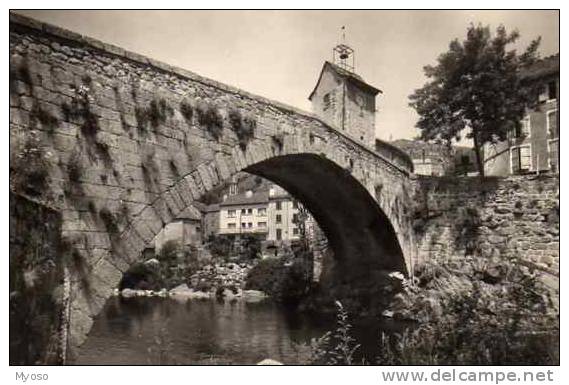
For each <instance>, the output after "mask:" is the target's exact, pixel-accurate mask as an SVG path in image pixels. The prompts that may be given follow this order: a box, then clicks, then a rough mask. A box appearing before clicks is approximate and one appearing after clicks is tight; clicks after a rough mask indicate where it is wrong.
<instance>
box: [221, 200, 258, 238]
mask: <svg viewBox="0 0 569 385" xmlns="http://www.w3.org/2000/svg"><path fill="white" fill-rule="evenodd" d="M268 202H269V199H268V194H267V193H266V192H264V191H262V192H256V193H253V192H252V191H247V192H245V193H241V194H236V193H235V194H230V195H229V196H227V197H225V199H224V200H223V202H221V203H220V204H219V231H218V233H219V234H222V235H223V234H225V235H238V234H262V235H264V236H266V234H267V232H268V220H269V219H268V218H269V217H268V213H267V205H268Z"/></svg>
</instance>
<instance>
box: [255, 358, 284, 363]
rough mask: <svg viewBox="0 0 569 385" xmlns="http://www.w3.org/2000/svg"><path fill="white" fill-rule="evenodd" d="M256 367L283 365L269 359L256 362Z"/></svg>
mask: <svg viewBox="0 0 569 385" xmlns="http://www.w3.org/2000/svg"><path fill="white" fill-rule="evenodd" d="M257 365H284V364H283V363H282V362H279V361H276V360H272V359H270V358H265V359H264V360H262V361H259V362H257Z"/></svg>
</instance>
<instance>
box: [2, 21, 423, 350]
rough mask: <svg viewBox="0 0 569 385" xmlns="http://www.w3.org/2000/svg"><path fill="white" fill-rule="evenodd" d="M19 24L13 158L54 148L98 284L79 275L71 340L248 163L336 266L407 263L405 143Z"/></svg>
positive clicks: (67, 223) (52, 184)
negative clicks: (320, 231) (363, 138)
mask: <svg viewBox="0 0 569 385" xmlns="http://www.w3.org/2000/svg"><path fill="white" fill-rule="evenodd" d="M10 28H11V30H10V39H11V48H10V54H11V56H10V69H11V72H10V74H11V87H10V107H11V109H10V141H11V146H10V147H11V157H15V156H16V155H17V154H18V153H19V150H21V149H22V148H25V146H26V145H27V144H28V142H33V143H31V144H33V145H35V144H38V146H39V147H40V148H42V149H45V152H46V154H47V153H50V154H51V156H50V158H49V159H50V160H49V161H48V162H46V163H48V164H47V165H46V170H44V171H45V173H46V179H45V182H46V183H45V185H42V186H40V187H41V188H40V189H39V190H40V192H47V193H48V194H44V195H45V196H44V197H46V199H48V200H50V203H52V204H54V205H55V206H57V207H58V208H59V209H60V210H61V212H62V234H63V236H64V237H65V238H66V239H68V240H69V241H70V243H71V244H72V246H73V247H74V248H76V249H77V250H78V252H79V254H81V257H82V258H83V260H84V262H85V263H86V265H87V266H86V267H85V270H84V271H85V272H86V273H87V275H88V277H87V278H88V279H80V278H79V277H77V276H75V275H73V274H75V273H73V274H72V275H73V276H72V288H71V294H72V297H71V310H70V319H69V323H70V337H71V343H70V345H71V346H78V345H80V344H81V342H82V341H83V340H84V338H85V336H86V335H87V333H88V331H89V329H90V327H91V325H92V317H93V316H95V315H96V314H98V313H99V311H100V309H101V308H102V307H103V305H104V303H105V301H106V299H107V298H108V297H109V296H110V295H111V293H112V290H113V289H114V288H115V287H116V286H117V285H118V283H119V281H120V279H121V277H122V274H123V273H124V272H125V271H126V270H127V269H128V268H129V266H130V265H131V264H132V263H134V262H136V261H138V260H139V258H140V255H141V252H142V250H143V249H144V247H145V245H147V244H149V243H150V242H151V241H152V239H153V238H154V236H155V235H156V234H157V233H158V232H159V231H160V230H161V229H162V228H163V226H164V225H165V224H166V223H169V222H170V221H171V220H172V219H174V218H175V217H176V216H177V214H178V213H180V212H181V211H182V210H184V209H185V208H186V207H188V206H189V205H191V204H192V203H193V202H194V201H196V200H198V199H199V198H200V197H202V196H203V195H204V194H206V193H207V192H208V191H211V190H212V189H214V188H216V187H218V186H220V185H221V184H222V183H223V181H226V180H228V179H229V178H230V177H231V176H232V175H235V174H236V173H237V172H240V171H248V172H252V173H255V174H259V175H261V176H265V177H267V178H268V179H271V180H273V181H275V182H276V183H278V184H280V185H282V186H283V187H285V188H286V189H287V190H289V191H290V192H291V193H292V194H293V195H296V196H297V197H298V198H299V199H300V200H301V201H303V202H304V203H305V204H306V206H307V207H308V209H309V210H310V211H311V212H312V213H313V214H314V215H315V217H316V219H317V221H318V222H319V223H320V224H321V225H322V227H323V228H324V231H325V232H326V233H327V235H328V238H329V240H330V241H331V243H332V247H333V248H334V249H335V251H336V252H335V254H336V256H337V258H336V260H337V261H340V262H341V263H344V264H346V265H347V266H352V267H354V266H361V267H365V266H367V265H368V264H369V266H372V267H374V268H377V269H383V268H385V269H386V270H398V271H402V272H405V271H409V265H410V264H409V261H410V260H411V258H412V255H413V252H412V249H413V245H412V244H413V242H412V239H411V238H410V237H412V235H411V234H412V232H411V231H410V230H411V227H410V218H409V215H407V214H406V213H405V209H406V208H407V207H408V206H409V204H410V198H409V196H410V195H411V194H410V191H409V190H410V189H411V188H412V187H411V183H410V178H409V176H410V173H411V172H412V162H411V161H410V159H409V158H408V157H407V156H406V155H405V154H402V153H401V152H400V151H399V150H397V149H395V148H392V147H391V146H389V145H388V144H385V143H384V144H383V145H380V146H379V147H376V148H373V149H372V148H368V147H366V146H364V145H362V144H361V143H358V142H355V141H354V140H352V139H351V138H350V137H348V136H346V135H345V134H344V133H342V132H341V131H338V130H337V129H335V128H334V127H331V126H329V125H327V124H326V123H324V122H323V121H322V120H321V119H319V118H318V117H316V116H314V115H312V114H310V113H307V112H304V111H300V110H298V109H295V108H293V107H290V106H286V105H283V104H280V103H278V102H275V101H272V100H268V99H265V98H262V97H259V96H255V95H251V94H249V93H247V92H245V91H242V90H239V89H236V88H234V87H231V86H227V85H224V84H220V83H218V82H216V81H213V80H210V79H205V78H203V77H201V76H199V75H196V74H193V73H191V72H189V71H186V70H183V69H180V68H174V67H172V66H170V65H167V64H165V63H160V62H157V61H155V60H153V59H150V58H145V57H142V56H141V55H138V54H136V53H132V52H126V51H124V50H123V49H121V48H119V47H114V46H110V45H107V44H105V43H103V42H99V41H96V40H93V39H91V38H88V37H84V36H80V35H77V34H75V33H72V32H70V31H64V30H61V29H59V28H56V27H53V26H49V25H44V24H42V23H39V22H37V21H33V20H27V19H25V18H22V17H19V16H18V17H14V16H13V15H11V24H10ZM241 118H242V119H243V120H242V119H241ZM245 120H248V122H249V123H254V124H252V125H250V126H248V128H249V129H248V130H241V132H239V128H240V127H241V123H244V122H245ZM251 128H252V129H251ZM31 132H34V135H35V136H34V138H32V139H34V140H35V141H30V139H31V134H30V133H31ZM36 141H37V143H36ZM380 144H381V142H380ZM14 168H16V167H14ZM153 170H158V171H159V175H157V176H156V177H153V176H152V175H148V174H149V172H150V173H152V172H153ZM48 182H49V183H48ZM123 208H124V209H125V210H123ZM118 213H120V214H121V216H120V218H119V219H120V220H117V218H113V215H115V216H116V214H118ZM336 271H342V272H349V271H351V270H350V269H343V270H342V269H336ZM359 271H360V272H364V271H366V269H365V268H361V269H359ZM343 278H345V279H348V278H347V277H343ZM349 278H350V279H357V277H349Z"/></svg>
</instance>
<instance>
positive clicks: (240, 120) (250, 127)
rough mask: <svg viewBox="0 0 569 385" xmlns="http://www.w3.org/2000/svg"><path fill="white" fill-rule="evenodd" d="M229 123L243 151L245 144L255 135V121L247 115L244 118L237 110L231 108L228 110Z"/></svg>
mask: <svg viewBox="0 0 569 385" xmlns="http://www.w3.org/2000/svg"><path fill="white" fill-rule="evenodd" d="M229 123H230V124H231V128H232V129H233V131H234V132H235V134H236V135H237V139H238V140H239V147H240V148H241V150H243V151H245V149H246V148H247V144H249V141H250V140H251V139H252V138H253V136H254V135H255V128H256V126H257V122H256V121H255V120H254V119H252V118H249V117H245V118H244V117H243V116H242V115H241V112H239V110H231V111H230V112H229Z"/></svg>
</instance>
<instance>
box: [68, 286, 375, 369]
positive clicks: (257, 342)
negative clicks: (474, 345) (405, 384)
mask: <svg viewBox="0 0 569 385" xmlns="http://www.w3.org/2000/svg"><path fill="white" fill-rule="evenodd" d="M333 327H334V320H333V319H330V318H329V317H323V316H316V315H312V316H309V315H306V314H301V313H299V312H298V311H296V310H295V309H291V308H287V307H285V306H282V305H279V304H275V303H273V302H271V301H268V300H267V301H262V302H258V303H247V302H243V301H233V302H229V301H225V302H224V301H216V300H187V301H186V300H178V299H174V298H156V297H135V298H121V297H112V298H110V299H109V300H108V301H107V303H106V305H105V307H104V308H103V310H102V311H101V313H100V314H99V315H98V316H97V317H96V318H95V322H94V325H93V328H92V330H91V332H90V333H89V336H88V338H87V340H86V341H85V343H84V344H83V345H82V346H81V347H80V348H79V350H78V355H77V357H76V359H75V360H74V361H73V362H72V363H73V364H79V365H94V364H99V365H147V364H181V365H188V364H199V365H206V364H255V363H257V362H259V361H261V360H263V359H265V358H271V359H274V360H277V361H280V362H283V363H285V364H303V363H305V362H306V358H307V353H308V348H307V346H306V344H307V343H309V342H310V339H311V338H313V337H320V336H321V335H322V334H323V333H324V332H325V331H327V330H330V329H332V328H333ZM382 328H385V327H384V326H382ZM379 333H380V330H379V323H378V322H377V321H373V320H368V321H367V322H366V321H362V322H359V323H357V324H356V327H355V329H354V335H355V336H356V338H357V339H358V342H364V344H363V346H362V348H360V355H361V354H364V355H365V356H368V357H373V354H374V350H375V347H376V343H377V341H378V336H379Z"/></svg>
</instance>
